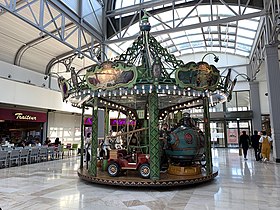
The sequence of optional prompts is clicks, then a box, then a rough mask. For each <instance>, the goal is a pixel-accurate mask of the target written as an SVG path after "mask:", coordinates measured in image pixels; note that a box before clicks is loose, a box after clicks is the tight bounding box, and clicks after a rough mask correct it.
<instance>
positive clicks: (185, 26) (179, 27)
mask: <svg viewBox="0 0 280 210" xmlns="http://www.w3.org/2000/svg"><path fill="white" fill-rule="evenodd" d="M176 2H177V1H176V0H173V1H171V0H162V1H149V2H145V3H142V4H139V5H134V6H129V7H126V8H122V9H117V10H113V8H112V10H111V11H107V14H106V19H107V24H108V28H109V31H108V37H112V36H113V35H116V36H117V39H115V40H109V39H107V40H106V41H105V43H106V44H109V43H116V42H121V41H128V40H133V39H135V38H137V35H134V36H128V37H125V38H124V36H125V34H126V32H127V28H129V27H130V26H131V25H133V24H134V23H136V22H137V21H139V18H140V16H141V11H142V10H143V9H145V10H146V11H147V13H148V15H149V16H150V17H153V18H155V19H156V20H157V21H159V22H160V23H161V24H162V25H163V26H165V27H166V29H164V30H161V31H156V32H152V33H151V34H152V35H153V36H156V35H161V34H167V33H173V32H179V31H184V30H190V29H196V28H201V29H202V28H203V27H207V26H220V25H225V24H227V23H230V22H234V21H238V20H244V19H250V18H255V17H260V16H263V15H265V11H264V10H262V9H263V8H262V1H260V0H259V1H254V4H253V3H252V1H250V0H247V1H246V3H245V4H244V3H243V4H242V3H241V1H230V2H231V4H229V3H227V2H229V1H227V2H225V1H224V0H209V1H205V0H199V1H191V2H185V3H178V4H176ZM180 2H181V1H180ZM233 2H234V4H232V3H233ZM242 2H243V1H242ZM168 3H169V4H172V5H171V6H164V4H168ZM205 4H208V5H210V8H211V16H210V17H209V19H210V21H206V22H202V20H200V23H197V24H189V22H190V20H189V17H190V15H191V14H192V12H193V11H194V10H196V9H197V7H198V6H200V5H205ZM215 4H216V5H217V4H219V5H224V6H226V7H227V8H228V9H229V10H230V11H231V12H232V14H233V16H231V17H228V18H223V19H218V20H215V18H214V16H215V14H214V13H213V7H214V6H215ZM252 4H253V5H252ZM161 5H162V8H159V9H154V7H157V8H158V7H159V6H161ZM190 6H192V7H193V8H192V9H191V11H190V12H189V13H188V14H186V15H185V17H183V18H182V19H181V20H180V21H179V23H178V21H177V20H176V19H175V18H174V15H173V23H172V24H169V25H167V24H166V23H165V22H163V21H161V20H160V19H159V18H157V17H156V15H157V14H159V13H162V12H165V11H170V10H171V11H172V14H174V13H175V12H176V9H178V8H182V7H190ZM233 6H238V8H239V9H238V12H236V11H235V10H234V9H233V8H232V7H233ZM249 6H251V7H252V6H254V7H259V8H258V9H260V10H261V11H260V12H254V13H249V14H245V13H246V9H247V8H248V7H249ZM127 13H134V14H133V15H129V16H128V15H127ZM137 15H138V16H139V18H136V17H137ZM170 25H172V26H170ZM125 28H126V30H123V29H125ZM110 30H111V31H110ZM202 30H203V29H202Z"/></svg>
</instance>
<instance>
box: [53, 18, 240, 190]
mask: <svg viewBox="0 0 280 210" xmlns="http://www.w3.org/2000/svg"><path fill="white" fill-rule="evenodd" d="M150 28H151V27H150V24H149V22H148V18H147V16H146V15H144V16H143V18H142V22H141V25H140V30H141V33H140V35H139V37H138V38H137V39H136V40H135V41H134V42H133V44H132V46H131V47H129V48H128V49H127V50H126V51H125V52H124V53H123V54H121V55H120V56H119V58H118V59H117V60H114V61H104V62H103V63H101V64H96V65H94V66H91V67H90V68H88V69H87V70H86V72H84V73H83V74H82V73H81V71H74V70H72V71H71V78H70V79H65V78H63V77H59V78H58V82H59V86H60V88H61V91H62V94H63V98H64V100H68V101H70V102H71V103H72V105H73V106H77V107H80V108H81V110H82V114H84V110H85V108H87V107H92V110H93V111H92V139H91V159H90V162H89V167H88V168H86V167H85V166H84V160H83V155H81V164H80V168H79V170H78V175H79V176H80V178H82V179H84V180H87V181H90V182H93V183H101V184H108V185H120V186H176V185H189V184H194V183H200V182H205V181H209V180H212V179H213V178H214V177H216V176H217V175H218V170H217V169H216V168H215V167H213V166H212V157H211V145H210V140H211V138H210V120H209V104H210V105H215V104H217V103H220V102H224V101H226V100H230V98H231V93H232V90H233V87H234V85H235V83H236V80H234V81H232V80H231V77H230V76H231V72H230V71H229V72H228V74H227V75H226V76H225V77H223V76H221V75H220V72H219V70H218V69H217V68H216V67H215V66H214V65H210V64H208V63H206V62H204V61H203V59H204V58H205V56H207V55H209V56H210V55H211V56H214V61H215V62H217V61H218V58H217V57H216V56H215V54H213V53H207V54H206V55H205V56H204V57H203V58H202V60H201V61H200V62H197V63H196V62H193V61H192V62H188V63H186V64H185V63H183V61H181V60H177V59H176V58H175V56H174V55H172V54H169V53H168V51H167V50H166V49H165V48H163V47H162V46H161V45H160V43H159V42H157V40H156V39H155V38H154V37H153V36H151V35H150V33H149V31H150ZM192 107H201V108H203V110H204V114H203V126H204V129H203V131H204V132H203V131H202V130H200V129H199V127H198V126H197V124H196V122H195V121H194V120H193V119H192V118H191V117H190V116H188V115H180V114H178V113H181V112H182V111H183V110H185V109H188V108H192ZM98 109H104V110H105V111H104V112H105V113H107V112H108V110H116V111H119V112H122V113H123V114H125V116H126V119H127V120H129V121H131V122H133V123H134V122H135V123H136V124H135V126H127V128H126V129H125V130H123V131H122V132H120V133H118V134H116V135H114V136H112V135H111V134H110V132H109V129H107V128H106V127H107V126H106V125H105V136H104V142H105V143H106V141H107V143H108V142H109V144H110V145H109V148H107V153H106V155H104V154H103V155H102V157H101V155H100V149H101V148H100V145H99V144H98V136H97V130H98V126H104V125H100V124H98V116H97V111H98ZM175 114H176V115H177V118H180V119H179V120H177V121H176V122H175V121H174V120H173V121H172V122H171V121H170V119H171V117H170V116H173V115H175ZM106 116H108V115H106ZM106 118H107V117H105V122H107V125H108V124H109V119H106ZM105 124H106V123H105ZM81 126H82V127H84V125H83V122H82V125H81ZM82 130H83V129H82ZM118 137H121V139H122V141H121V143H120V141H117V139H118ZM133 138H134V141H132V139H133ZM132 142H134V143H133V144H132ZM116 144H119V145H118V146H116ZM81 145H82V147H83V145H84V137H83V135H82V138H81ZM105 146H106V145H105ZM102 148H103V147H102ZM82 151H83V149H82ZM100 162H102V164H101V165H103V167H99V166H100V164H99V163H100ZM104 163H106V165H105V164H104Z"/></svg>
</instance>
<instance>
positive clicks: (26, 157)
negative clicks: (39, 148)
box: [20, 148, 29, 165]
mask: <svg viewBox="0 0 280 210" xmlns="http://www.w3.org/2000/svg"><path fill="white" fill-rule="evenodd" d="M22 160H24V161H25V162H26V163H27V164H28V161H29V149H28V148H23V149H22V150H20V165H21V164H22Z"/></svg>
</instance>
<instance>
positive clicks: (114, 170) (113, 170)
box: [107, 163, 120, 177]
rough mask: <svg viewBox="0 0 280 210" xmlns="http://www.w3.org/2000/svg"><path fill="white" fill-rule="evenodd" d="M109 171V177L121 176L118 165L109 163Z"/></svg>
mask: <svg viewBox="0 0 280 210" xmlns="http://www.w3.org/2000/svg"><path fill="white" fill-rule="evenodd" d="M107 171H108V174H109V176H112V177H116V176H118V175H119V174H120V167H119V165H118V164H117V163H109V165H108V169H107Z"/></svg>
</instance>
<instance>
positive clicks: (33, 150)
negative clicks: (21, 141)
mask: <svg viewBox="0 0 280 210" xmlns="http://www.w3.org/2000/svg"><path fill="white" fill-rule="evenodd" d="M32 160H34V161H36V162H37V163H38V161H39V148H38V147H33V148H31V151H30V155H29V163H32Z"/></svg>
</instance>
